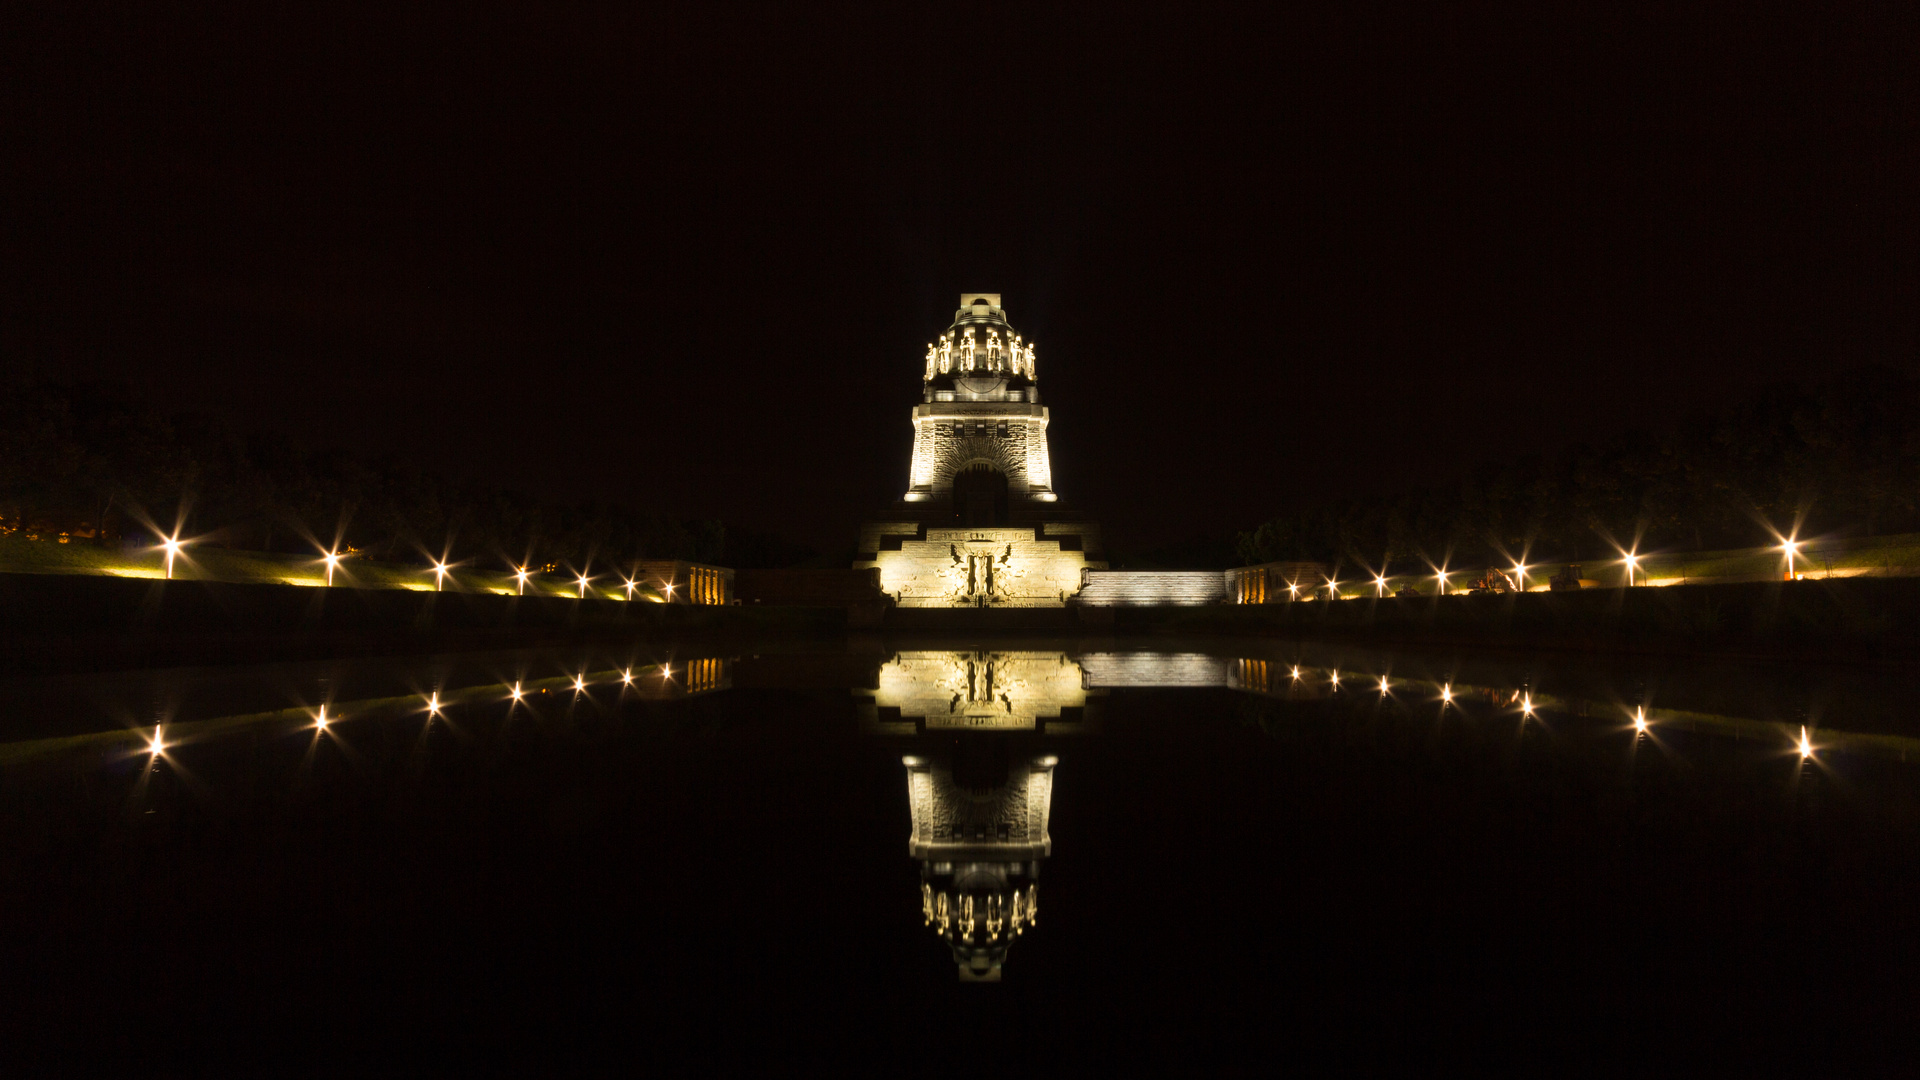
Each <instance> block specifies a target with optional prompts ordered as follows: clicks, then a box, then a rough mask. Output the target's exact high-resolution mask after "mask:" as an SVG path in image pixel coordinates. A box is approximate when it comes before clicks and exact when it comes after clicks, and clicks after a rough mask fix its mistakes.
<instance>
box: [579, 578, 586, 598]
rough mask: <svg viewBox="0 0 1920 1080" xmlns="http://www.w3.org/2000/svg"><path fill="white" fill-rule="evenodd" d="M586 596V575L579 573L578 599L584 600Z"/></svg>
mask: <svg viewBox="0 0 1920 1080" xmlns="http://www.w3.org/2000/svg"><path fill="white" fill-rule="evenodd" d="M586 598H587V575H585V574H581V575H580V599H582V600H585V599H586Z"/></svg>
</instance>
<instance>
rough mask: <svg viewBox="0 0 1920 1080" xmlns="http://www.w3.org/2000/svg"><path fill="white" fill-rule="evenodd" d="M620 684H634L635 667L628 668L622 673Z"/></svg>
mask: <svg viewBox="0 0 1920 1080" xmlns="http://www.w3.org/2000/svg"><path fill="white" fill-rule="evenodd" d="M620 685H622V686H632V685H633V669H632V668H628V669H627V670H625V671H623V672H621V673H620Z"/></svg>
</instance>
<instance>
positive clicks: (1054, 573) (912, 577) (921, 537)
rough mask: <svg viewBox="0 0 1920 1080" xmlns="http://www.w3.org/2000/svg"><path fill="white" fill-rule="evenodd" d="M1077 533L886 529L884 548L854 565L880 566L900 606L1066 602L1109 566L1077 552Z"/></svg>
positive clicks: (884, 586) (883, 582)
mask: <svg viewBox="0 0 1920 1080" xmlns="http://www.w3.org/2000/svg"><path fill="white" fill-rule="evenodd" d="M1076 539H1077V537H1073V536H1067V537H1051V536H1046V535H1043V534H1042V533H1041V530H1039V529H1033V528H998V529H995V528H973V529H938V528H927V529H921V528H919V527H915V528H914V529H913V532H912V533H911V534H892V535H888V534H880V535H879V536H878V537H876V546H877V547H879V548H881V550H878V551H875V552H873V556H872V558H871V560H862V561H860V562H856V563H854V566H855V567H856V568H866V567H874V568H877V569H878V570H879V571H880V590H881V591H882V592H884V593H886V594H887V595H888V596H889V597H891V598H892V599H893V601H894V603H896V604H898V605H899V606H901V607H966V606H973V607H989V606H993V607H1060V606H1062V605H1063V604H1065V603H1066V602H1067V600H1068V598H1070V597H1072V596H1073V595H1074V594H1075V593H1077V592H1079V591H1080V582H1081V576H1082V574H1083V573H1084V572H1085V571H1086V570H1087V568H1088V567H1096V568H1099V567H1105V566H1106V563H1104V562H1100V561H1097V560H1094V561H1090V560H1088V558H1087V555H1086V552H1084V551H1080V550H1074V543H1075V540H1076ZM889 540H891V541H893V543H892V544H889V543H887V541H889ZM895 545H897V546H895ZM889 547H891V548H892V549H891V550H887V549H888V548H889Z"/></svg>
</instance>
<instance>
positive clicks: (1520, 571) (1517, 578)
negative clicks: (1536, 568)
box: [1513, 563, 1533, 592]
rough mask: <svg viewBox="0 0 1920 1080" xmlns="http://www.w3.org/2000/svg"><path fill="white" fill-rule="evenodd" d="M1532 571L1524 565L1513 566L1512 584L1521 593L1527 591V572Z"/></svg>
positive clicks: (1515, 564) (1516, 564)
mask: <svg viewBox="0 0 1920 1080" xmlns="http://www.w3.org/2000/svg"><path fill="white" fill-rule="evenodd" d="M1531 569H1533V567H1531V566H1528V565H1527V564H1526V563H1514V564H1513V583H1514V585H1515V586H1516V587H1518V588H1519V590H1520V591H1521V592H1526V591H1527V571H1529V570H1531Z"/></svg>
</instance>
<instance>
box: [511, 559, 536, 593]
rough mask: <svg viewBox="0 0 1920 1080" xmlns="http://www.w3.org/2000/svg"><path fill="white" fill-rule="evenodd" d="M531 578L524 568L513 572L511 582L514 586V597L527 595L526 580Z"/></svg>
mask: <svg viewBox="0 0 1920 1080" xmlns="http://www.w3.org/2000/svg"><path fill="white" fill-rule="evenodd" d="M532 576H533V575H532V574H530V573H528V572H527V568H526V567H524V566H523V567H521V568H520V569H518V570H515V571H514V572H513V580H514V583H515V585H516V590H515V592H514V595H515V596H525V595H526V594H527V579H528V578H529V577H532Z"/></svg>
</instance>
